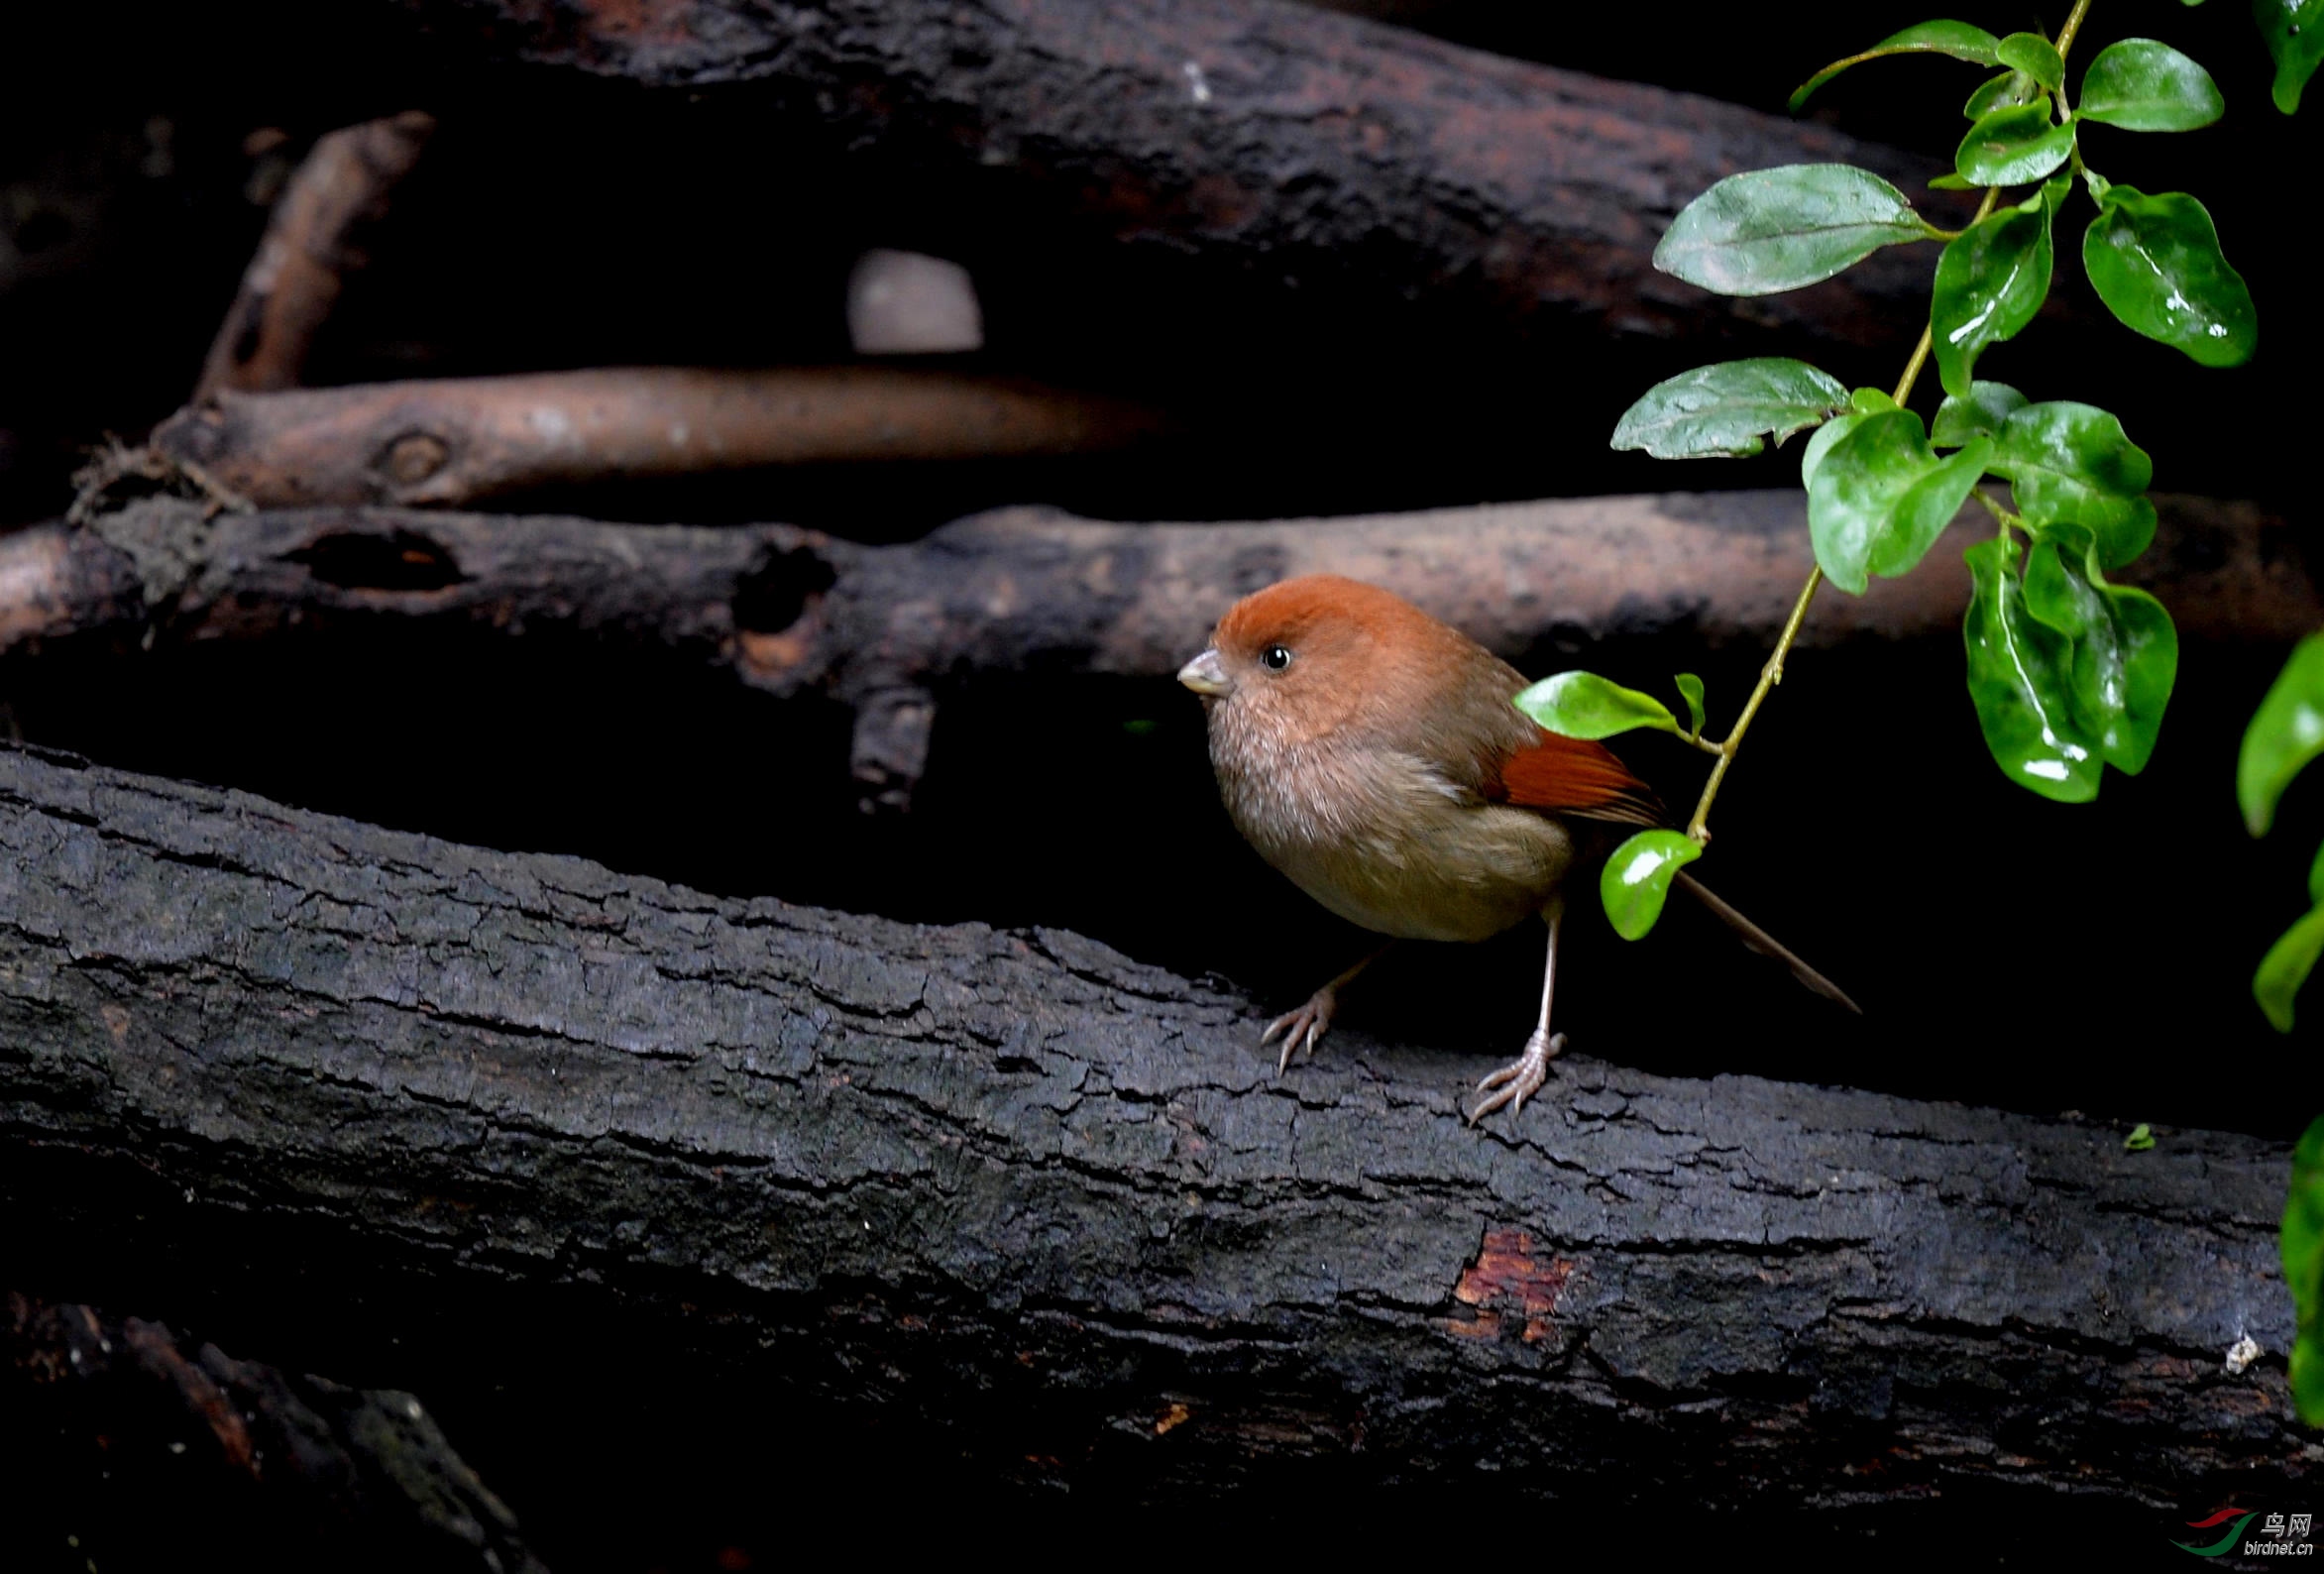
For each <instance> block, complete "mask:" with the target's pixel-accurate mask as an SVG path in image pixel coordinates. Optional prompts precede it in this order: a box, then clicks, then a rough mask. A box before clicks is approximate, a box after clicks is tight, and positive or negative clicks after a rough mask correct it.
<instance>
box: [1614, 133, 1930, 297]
mask: <svg viewBox="0 0 2324 1574" xmlns="http://www.w3.org/2000/svg"><path fill="white" fill-rule="evenodd" d="M1927 233H1928V230H1927V226H1926V225H1925V224H1924V223H1923V222H1922V219H1921V216H1920V215H1919V214H1917V213H1915V212H1914V211H1913V209H1912V206H1911V204H1909V203H1907V202H1906V201H1905V195H1904V193H1903V192H1902V191H1899V190H1898V189H1897V188H1896V187H1895V186H1892V185H1890V184H1889V183H1888V182H1887V181H1886V180H1883V179H1881V178H1880V176H1878V175H1876V174H1874V173H1872V172H1871V171H1870V170H1869V169H1855V168H1854V167H1852V166H1850V165H1844V164H1791V165H1783V166H1780V167H1779V168H1777V169H1753V170H1749V171H1747V172H1745V173H1743V174H1734V175H1728V176H1727V177H1726V178H1725V179H1724V180H1721V181H1719V182H1718V184H1716V185H1715V186H1713V187H1712V188H1711V189H1710V190H1708V191H1706V192H1704V193H1703V194H1702V195H1701V196H1699V197H1697V198H1696V199H1695V200H1694V201H1692V202H1690V203H1688V204H1687V206H1686V209H1685V211H1683V212H1681V213H1680V214H1679V216H1678V218H1677V219H1676V220H1674V221H1673V222H1672V224H1671V227H1670V229H1669V231H1668V233H1666V234H1665V235H1664V236H1663V237H1662V243H1661V244H1660V245H1658V246H1656V247H1655V248H1654V266H1655V267H1657V268H1659V269H1661V270H1662V271H1663V272H1664V273H1666V274H1672V275H1676V276H1677V277H1678V278H1680V279H1683V280H1685V281H1687V282H1688V283H1690V284H1700V285H1702V286H1703V287H1704V288H1705V289H1715V290H1717V291H1718V292H1719V293H1720V294H1723V295H1767V294H1773V293H1774V292H1776V291H1777V290H1782V289H1797V288H1799V287H1800V286H1801V285H1803V284H1813V283H1815V282H1816V281H1819V280H1824V279H1829V278H1830V277H1831V276H1832V275H1834V274H1836V273H1838V272H1839V271H1840V270H1841V269H1843V268H1846V267H1848V266H1849V265H1850V264H1853V263H1856V262H1860V261H1862V260H1863V259H1864V258H1866V257H1869V256H1870V255H1871V254H1872V253H1874V252H1876V251H1878V250H1879V249H1880V248H1881V247H1883V246H1894V245H1897V244H1898V243H1900V242H1903V241H1917V240H1920V239H1923V238H1924V237H1925V236H1926V235H1927Z"/></svg>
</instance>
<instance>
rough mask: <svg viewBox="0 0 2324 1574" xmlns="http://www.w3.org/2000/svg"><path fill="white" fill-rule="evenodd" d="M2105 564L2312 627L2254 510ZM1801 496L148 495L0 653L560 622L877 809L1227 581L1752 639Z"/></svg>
mask: <svg viewBox="0 0 2324 1574" xmlns="http://www.w3.org/2000/svg"><path fill="white" fill-rule="evenodd" d="M2158 504H2159V506H2160V509H2161V524H2160V526H2159V528H2158V532H2157V535H2156V544H2155V545H2154V547H2152V548H2151V549H2150V550H2149V551H2148V553H2147V554H2146V556H2145V557H2143V558H2142V559H2141V560H2140V561H2139V562H2138V563H2137V564H2135V565H2133V567H2132V569H2131V570H2130V571H2129V573H2128V574H2127V576H2126V577H2127V578H2129V579H2131V580H2133V581H2134V582H2136V583H2140V584H2144V585H2146V586H2147V587H2148V588H2150V589H2152V590H2154V591H2156V592H2157V593H2158V594H2159V595H2160V596H2161V597H2162V599H2163V600H2164V602H2165V603H2166V604H2167V605H2168V606H2169V607H2170V609H2171V612H2172V615H2173V617H2175V618H2177V619H2178V623H2179V627H2180V629H2181V631H2182V633H2183V634H2184V635H2185V636H2186V637H2187V638H2189V639H2196V640H2207V641H2214V642H2221V643H2259V644H2267V645H2277V644H2289V643H2290V642H2291V641H2293V640H2295V639H2297V638H2298V637H2299V636H2300V635H2302V634H2304V633H2306V632H2307V631H2308V630H2310V629H2312V628H2314V627H2316V626H2317V625H2318V624H2319V623H2324V598H2320V597H2319V595H2318V592H2317V588H2316V585H2315V582H2314V581H2313V579H2312V578H2311V576H2310V574H2309V570H2308V567H2307V562H2306V559H2305V557H2304V555H2303V552H2302V550H2301V548H2300V546H2299V544H2298V542H2297V540H2296V538H2295V532H2294V531H2293V530H2292V529H2291V528H2290V527H2289V526H2288V525H2286V524H2285V523H2284V522H2282V521H2281V520H2279V519H2275V518H2273V517H2271V516H2269V514H2267V513H2265V512H2264V511H2262V510H2261V509H2260V508H2258V507H2256V506H2252V505H2249V504H2233V503H2214V502H2207V501H2205V500H2202V499H2195V498H2173V497H2163V498H2161V499H2159V500H2158ZM1804 507H1805V505H1804V502H1803V500H1802V497H1801V495H1800V494H1799V493H1797V492H1763V493H1748V492H1729V493H1709V494H1699V495H1698V494H1674V495H1666V496H1656V497H1631V498H1595V499H1586V500H1577V501H1572V502H1552V503H1530V504H1513V505H1505V506H1493V507H1483V508H1456V509H1443V510H1439V511H1435V512H1428V513H1413V514H1382V515H1374V516H1370V517H1358V518H1344V519H1290V520H1273V521H1265V522H1256V523H1236V524H1119V523H1110V522H1105V521H1099V520H1091V519H1077V518H1072V517H1070V516H1067V515H1063V514H1058V513H1054V512H1047V511H1043V510H1039V509H1027V508H1017V509H1006V510H1002V511H999V512H995V513H989V514H984V515H980V516H978V517H975V518H971V519H963V520H960V521H958V522H957V523H954V524H951V525H948V526H946V527H944V528H942V529H941V530H938V531H936V532H935V533H934V534H932V535H930V536H928V537H926V538H925V539H923V540H920V541H916V542H911V543H908V544H904V545H899V546H883V547H867V546H861V545H856V544H853V543H849V542H845V541H840V540H836V539H833V538H831V537H830V536H826V535H822V534H819V533H817V532H813V531H808V530H800V529H796V528H793V527H790V526H786V525H753V526H742V527H734V528H721V529H702V528H689V527H683V526H668V525H623V524H605V523H596V522H592V521H588V520H582V519H570V518H521V517H505V516H496V515H478V514H460V513H443V512H424V511H417V510H409V509H393V508H324V509H311V510H299V511H271V512H262V513H256V514H236V513H224V514H219V515H216V516H214V517H205V515H204V510H203V509H202V508H201V507H200V506H196V505H193V504H189V503H180V502H171V501H161V500H149V501H147V502H143V503H140V504H137V505H133V506H130V507H128V508H125V509H123V510H121V511H119V512H117V513H111V514H104V515H100V516H99V517H97V518H96V519H95V520H94V522H93V523H92V524H91V525H90V526H89V527H87V528H86V529H83V530H77V531H76V530H70V529H67V528H64V527H62V526H44V527H41V528H37V529H33V530H28V531H25V532H22V533H20V534H18V535H15V536H11V537H8V538H6V539H0V650H5V649H8V648H11V647H13V646H16V645H20V644H22V643H24V642H25V641H27V640H30V639H36V638H43V637H55V636H60V635H64V634H69V633H73V632H78V631H86V630H91V629H100V628H108V627H110V628H114V629H116V630H118V631H121V632H123V633H125V634H126V635H128V636H129V637H131V638H144V637H147V636H148V635H149V633H150V635H151V637H152V638H153V639H154V640H156V641H157V642H159V641H163V640H169V641H176V640H200V639H219V638H236V639H244V638H256V637H264V636H267V635H270V634H272V633H275V632H277V631H278V630H280V629H283V628H285V627H289V626H308V627H312V626H317V625H322V624H327V623H328V622H329V621H330V620H331V619H333V618H348V617H376V616H382V615H387V616H400V617H406V618H415V619H430V620H437V621H445V622H457V623H468V624H480V625H485V626H489V627H492V628H495V629H498V630H502V631H505V632H506V633H508V634H509V635H511V636H516V635H521V634H522V633H524V632H525V631H526V630H528V629H575V628H578V629H581V630H583V631H586V632H587V633H589V634H590V635H592V636H593V637H599V638H604V639H609V640H622V641H628V642H631V643H633V644H636V645H639V646H642V647H648V648H653V649H657V650H662V651H665V652H675V653H677V654H678V655H679V656H680V657H681V658H683V659H689V660H697V661H700V662H703V663H705V664H707V665H710V666H712V667H715V668H718V669H719V670H723V671H727V672H730V673H732V675H733V676H734V678H735V679H736V680H738V681H740V682H742V683H745V684H749V685H751V686H753V687H756V688H759V689H763V690H766V691H768V692H770V693H774V694H778V695H791V694H798V693H801V692H818V693H824V694H829V695H830V696H832V697H834V698H836V699H837V700H839V701H841V702H842V703H844V704H846V705H848V706H851V707H853V708H854V710H855V712H856V717H857V730H856V735H855V742H854V748H853V764H854V770H855V773H856V776H857V778H858V780H859V782H860V783H861V784H862V786H863V789H864V791H865V793H866V795H867V796H868V797H870V798H872V799H875V800H878V801H882V802H887V803H890V804H895V803H901V802H902V801H903V800H905V799H906V798H907V797H908V795H909V793H910V790H911V786H912V784H913V782H914V781H916V780H917V779H918V777H919V776H920V774H921V770H922V766H923V765H924V763H925V761H926V758H927V750H928V739H929V731H930V729H931V728H932V726H933V725H934V718H935V714H936V713H935V707H936V704H937V702H938V700H939V699H940V698H941V695H942V694H943V692H944V691H945V690H946V689H947V688H949V687H950V686H952V685H954V684H957V683H958V682H960V681H962V680H963V679H964V678H965V677H967V676H968V675H970V674H974V673H979V672H983V673H992V672H1027V671H1042V672H1049V673H1069V672H1093V673H1104V674H1114V675H1122V676H1138V677H1155V676H1162V675H1166V674H1168V673H1171V672H1174V671H1176V670H1177V668H1178V666H1179V664H1180V663H1182V662H1183V661H1184V660H1185V659H1186V657H1187V656H1189V655H1190V654H1192V653H1193V652H1194V651H1195V650H1197V649H1199V648H1200V647H1201V642H1202V640H1203V639H1204V638H1205V637H1206V636H1207V635H1208V633H1209V630H1210V627H1211V624H1212V623H1213V622H1214V621H1215V620H1216V619H1217V618H1218V615H1219V614H1220V613H1221V612H1223V611H1224V610H1225V609H1226V608H1227V606H1228V605H1229V604H1230V603H1232V602H1233V601H1234V600H1235V599H1236V598H1237V597H1239V596H1242V595H1245V594H1247V593H1248V592H1250V591H1253V590H1256V589H1258V588H1259V587H1260V586H1263V585H1266V584H1270V583H1272V582H1273V581H1274V580H1277V579H1280V578H1283V577H1285V576H1287V575H1292V574H1303V573H1311V572H1319V571H1330V572H1334V573H1341V574H1348V575H1352V576H1354V577H1356V578H1359V579H1365V580H1370V581H1373V582H1375V583H1377V584H1381V585H1385V586H1388V587H1389V588H1391V589H1393V590H1396V591H1398V592H1400V593H1401V594H1403V595H1405V596H1408V597H1410V598H1411V599H1412V600H1413V601H1415V602H1417V603H1418V604H1419V605H1421V606H1422V607H1425V608H1427V609H1428V610H1429V611H1431V612H1433V613H1435V614H1436V615H1437V616H1439V617H1441V618H1446V619H1447V620H1449V621H1451V622H1452V623H1454V624H1455V625H1457V626H1459V627H1461V628H1465V629H1467V630H1468V631H1469V632H1470V633H1472V634H1474V635H1475V636H1476V637H1477V638H1479V639H1481V640H1483V641H1484V642H1485V643H1486V644H1488V645H1490V646H1492V647H1493V648H1494V650H1496V651H1499V652H1500V653H1502V654H1503V655H1505V656H1508V657H1509V658H1510V659H1511V660H1513V661H1515V662H1517V663H1518V665H1519V666H1520V667H1536V668H1540V669H1542V670H1547V669H1548V668H1549V666H1551V665H1556V664H1563V663H1564V662H1565V661H1567V660H1569V659H1571V658H1572V657H1573V656H1574V655H1576V654H1578V653H1580V652H1583V651H1585V650H1587V649H1588V648H1589V647H1590V646H1592V645H1593V644H1596V643H1599V642H1601V641H1605V640H1608V639H1643V638H1652V637H1657V636H1670V637H1682V638H1684V639H1685V640H1687V641H1688V643H1689V645H1690V646H1691V647H1694V648H1701V649H1715V648H1717V647H1721V646H1728V645H1734V644H1741V645H1743V646H1745V647H1747V648H1750V649H1754V650H1756V649H1759V648H1763V647H1765V646H1766V645H1768V644H1770V643H1771V642H1772V641H1773V639H1774V637H1775V634H1776V631H1777V630H1778V629H1779V628H1780V627H1781V626H1782V623H1783V619H1784V618H1785V617H1786V616H1787V615H1788V614H1789V612H1790V610H1791V605H1792V602H1793V599H1794V598H1795V597H1796V596H1797V595H1798V592H1799V586H1800V582H1801V581H1802V580H1803V579H1805V578H1806V577H1807V573H1808V569H1809V565H1810V561H1811V559H1810V555H1809V545H1808V530H1807V524H1806V520H1805V514H1804ZM1990 529H1991V525H1990V523H1989V522H1988V521H1986V520H1984V519H1983V517H1982V515H1981V513H1980V512H1978V511H1977V510H1975V509H1971V510H1967V511H1964V513H1963V515H1962V517H1961V519H1960V520H1958V521H1956V522H1955V523H1954V525H1953V532H1954V539H1952V540H1948V541H1945V542H1940V543H1938V545H1937V548H1936V549H1935V550H1934V551H1933V552H1932V553H1931V554H1930V557H1929V559H1928V561H1927V562H1925V563H1924V564H1923V565H1922V567H1921V568H1920V569H1918V570H1917V571H1915V572H1914V573H1913V574H1912V575H1910V576H1908V577H1907V578H1904V579H1901V580H1875V581H1873V584H1872V588H1871V591H1870V593H1869V594H1867V595H1865V596H1863V597H1855V598H1851V597H1844V596H1839V595H1826V596H1825V597H1824V598H1822V599H1821V600H1820V601H1819V602H1818V603H1817V604H1816V607H1815V609H1814V610H1813V612H1812V613H1811V615H1810V617H1809V619H1808V623H1807V626H1806V631H1805V633H1804V635H1803V637H1804V639H1805V641H1806V642H1807V644H1808V645H1809V646H1810V647H1816V646H1831V645H1838V644H1844V643H1845V642H1847V641H1849V640H1851V639H1861V638H1874V639H1907V638H1919V637H1924V636H1934V637H1943V638H1957V637H1958V629H1959V625H1960V618H1961V612H1962V610H1963V608H1964V607H1966V605H1967V602H1968V594H1969V582H1968V574H1967V571H1966V569H1965V568H1964V567H1963V566H1962V564H1961V558H1960V547H1961V545H1962V544H1964V543H1965V542H1966V541H1967V540H1969V539H1973V538H1974V537H1975V536H1976V535H1977V534H1979V533H1981V532H1984V531H1987V530H1990Z"/></svg>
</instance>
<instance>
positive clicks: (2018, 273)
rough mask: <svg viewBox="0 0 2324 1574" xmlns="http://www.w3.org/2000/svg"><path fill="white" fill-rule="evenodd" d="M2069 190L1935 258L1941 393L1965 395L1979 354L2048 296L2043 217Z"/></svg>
mask: <svg viewBox="0 0 2324 1574" xmlns="http://www.w3.org/2000/svg"><path fill="white" fill-rule="evenodd" d="M2030 36H2031V35H2029V37H2030ZM2067 189H2068V183H2067V182H2066V181H2063V180H2052V181H2050V182H2049V184H2048V185H2047V186H2045V187H2044V188H2043V189H2042V191H2041V192H2040V193H2039V194H2037V195H2036V196H2034V197H2033V198H2031V199H2030V200H2028V201H2025V202H2022V203H2019V204H2017V205H2016V206H2013V207H2007V208H2004V209H2002V210H2001V211H2000V212H1998V213H1995V214H1993V215H1992V216H1990V217H1988V218H1986V219H1985V220H1983V221H1982V222H1980V223H1977V224H1973V225H1971V226H1970V227H1969V228H1967V229H1965V230H1963V231H1962V232H1961V233H1960V234H1959V235H1957V236H1955V237H1953V239H1952V240H1951V241H1949V242H1947V243H1946V245H1945V248H1944V255H1943V256H1942V257H1939V258H1938V259H1937V287H1936V290H1935V291H1934V293H1932V295H1931V296H1930V299H1929V330H1930V335H1931V343H1932V344H1933V345H1934V347H1935V349H1936V351H1937V377H1938V378H1939V379H1940V380H1941V381H1942V382H1943V384H1944V391H1945V392H1946V393H1947V394H1966V393H1968V391H1969V373H1970V369H1971V368H1973V367H1974V366H1975V365H1976V364H1977V357H1978V355H1980V354H1981V353H1982V352H1983V351H1984V349H1985V347H1986V346H1987V345H1989V344H1998V343H2000V342H2001V341H2002V340H2004V339H2014V338H2016V337H2017V335H2018V334H2019V332H2020V331H2021V330H2023V329H2024V328H2025V326H2026V325H2027V324H2028V323H2030V322H2032V321H2033V320H2034V314H2035V313H2036V312H2038V311H2040V310H2041V309H2042V302H2043V301H2045V300H2047V299H2048V298H2049V273H2050V263H2051V246H2050V240H2049V219H2050V215H2051V214H2053V213H2055V212H2056V211H2057V204H2058V203H2059V202H2060V201H2062V200H2063V199H2064V197H2065V193H2066V190H2067Z"/></svg>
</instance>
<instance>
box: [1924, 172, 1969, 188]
mask: <svg viewBox="0 0 2324 1574" xmlns="http://www.w3.org/2000/svg"><path fill="white" fill-rule="evenodd" d="M1929 189H1930V190H1932V191H1974V190H1976V189H1977V188H1976V186H1975V185H1974V184H1972V183H1971V182H1969V181H1967V180H1964V179H1962V178H1961V177H1960V176H1959V175H1957V174H1953V173H1951V172H1950V171H1947V172H1946V173H1944V174H1939V175H1932V176H1930V177H1929Z"/></svg>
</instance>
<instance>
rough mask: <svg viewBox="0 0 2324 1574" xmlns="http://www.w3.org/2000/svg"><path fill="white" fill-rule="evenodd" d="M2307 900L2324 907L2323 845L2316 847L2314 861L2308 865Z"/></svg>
mask: <svg viewBox="0 0 2324 1574" xmlns="http://www.w3.org/2000/svg"><path fill="white" fill-rule="evenodd" d="M2308 900H2309V901H2311V902H2314V903H2315V904H2316V905H2318V906H2319V907H2324V845H2319V846H2318V847H2317V848H2316V861H2315V862H2313V863H2311V864H2309V865H2308Z"/></svg>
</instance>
